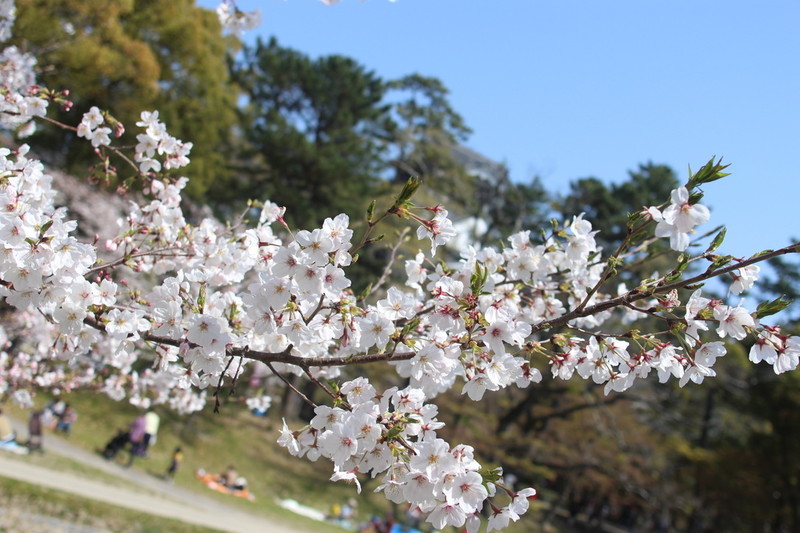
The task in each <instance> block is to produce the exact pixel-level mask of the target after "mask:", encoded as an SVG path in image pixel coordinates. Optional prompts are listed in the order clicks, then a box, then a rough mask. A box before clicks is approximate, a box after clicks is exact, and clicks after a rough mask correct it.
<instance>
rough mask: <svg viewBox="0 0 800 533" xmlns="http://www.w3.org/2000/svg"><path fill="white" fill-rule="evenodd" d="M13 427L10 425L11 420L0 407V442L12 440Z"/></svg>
mask: <svg viewBox="0 0 800 533" xmlns="http://www.w3.org/2000/svg"><path fill="white" fill-rule="evenodd" d="M14 436H15V434H14V428H12V427H11V420H9V419H8V417H7V416H6V415H5V414H4V413H3V410H2V409H0V442H12V441H13V440H14Z"/></svg>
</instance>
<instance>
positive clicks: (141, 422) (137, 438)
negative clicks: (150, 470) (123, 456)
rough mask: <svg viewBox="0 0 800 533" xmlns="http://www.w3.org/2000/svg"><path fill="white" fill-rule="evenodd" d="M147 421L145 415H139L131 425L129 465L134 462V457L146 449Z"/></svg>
mask: <svg viewBox="0 0 800 533" xmlns="http://www.w3.org/2000/svg"><path fill="white" fill-rule="evenodd" d="M146 428H147V421H146V420H145V417H144V415H141V416H137V417H136V419H135V420H134V421H133V422H131V425H130V443H131V447H130V457H129V458H128V465H127V466H131V465H132V464H133V459H134V458H135V457H136V456H138V455H142V453H143V450H144V435H145V433H146Z"/></svg>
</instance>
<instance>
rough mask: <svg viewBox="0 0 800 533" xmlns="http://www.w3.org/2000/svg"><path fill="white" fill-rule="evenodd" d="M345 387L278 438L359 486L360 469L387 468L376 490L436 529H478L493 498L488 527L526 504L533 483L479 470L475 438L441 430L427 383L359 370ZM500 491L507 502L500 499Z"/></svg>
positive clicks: (379, 472)
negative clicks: (446, 435)
mask: <svg viewBox="0 0 800 533" xmlns="http://www.w3.org/2000/svg"><path fill="white" fill-rule="evenodd" d="M339 392H340V395H341V397H342V398H343V401H342V402H341V405H342V406H343V407H338V406H336V407H328V406H319V407H317V408H316V409H315V414H316V416H315V417H314V418H313V419H312V420H311V422H310V424H309V425H308V426H307V427H306V428H304V429H302V430H299V431H294V432H293V431H291V430H290V429H289V428H288V427H287V426H286V422H284V425H283V429H282V430H281V436H280V439H279V440H278V443H279V444H281V445H282V446H284V447H286V448H287V450H288V451H289V453H291V454H292V455H295V456H298V457H303V456H305V457H307V458H308V459H309V460H311V461H316V460H318V459H319V458H320V457H325V458H327V459H330V460H331V461H332V462H333V463H334V474H333V476H332V477H331V479H332V480H334V481H338V480H345V481H350V482H353V483H355V484H356V485H357V486H358V490H359V492H360V491H361V485H360V483H359V481H358V477H357V474H359V473H361V474H368V475H370V476H371V477H373V478H375V477H378V476H382V478H381V479H382V481H383V483H382V484H381V485H380V486H379V487H378V488H376V489H375V491H376V492H383V493H384V494H385V496H386V498H387V499H389V500H390V501H392V502H394V503H397V504H401V503H408V504H410V505H411V506H412V507H415V508H418V509H419V510H420V511H421V512H423V513H426V514H427V521H428V522H430V523H431V525H432V526H433V527H434V528H436V529H441V528H443V527H445V526H453V527H459V528H460V527H463V526H465V525H466V530H467V531H469V532H470V533H474V532H475V531H477V530H478V528H479V526H480V519H479V514H480V513H481V511H482V510H483V509H484V506H485V504H486V502H487V500H488V502H489V507H490V508H491V512H490V513H489V520H488V526H487V531H492V530H495V529H502V528H504V527H505V526H507V525H508V523H509V522H511V521H517V520H518V519H519V517H520V515H522V514H524V513H525V512H526V511H527V510H528V499H529V498H533V497H535V495H536V491H535V490H534V489H531V488H527V489H523V490H520V491H518V492H512V491H511V490H509V489H506V488H505V487H503V485H502V483H501V479H502V471H501V470H499V469H497V470H493V471H491V472H488V473H486V472H484V471H483V470H481V465H480V464H479V463H478V462H477V461H476V460H475V458H474V456H473V455H474V454H473V449H472V447H471V446H467V445H464V444H459V445H457V446H454V447H451V446H450V444H449V443H448V442H446V441H445V440H443V439H440V438H439V437H437V434H436V430H437V429H440V428H441V427H443V426H444V424H443V423H441V422H439V421H438V420H437V419H436V415H437V412H438V410H437V408H436V406H435V405H432V404H426V403H425V399H426V398H427V396H426V394H425V393H424V392H423V391H422V390H420V389H417V388H413V387H407V388H405V389H402V390H398V388H397V387H392V388H390V389H388V390H385V391H384V392H383V393H381V394H378V393H377V391H376V390H375V387H373V386H372V384H371V383H370V382H369V381H368V380H367V379H365V378H357V379H354V380H352V381H348V382H346V383H344V384H343V385H342V387H341V390H340V391H339ZM498 488H499V489H500V490H499V494H498ZM496 497H499V498H498V499H504V500H506V501H508V502H507V504H506V505H505V506H499V505H495V504H494V503H493V501H492V500H493V499H495V498H496ZM509 500H510V501H509Z"/></svg>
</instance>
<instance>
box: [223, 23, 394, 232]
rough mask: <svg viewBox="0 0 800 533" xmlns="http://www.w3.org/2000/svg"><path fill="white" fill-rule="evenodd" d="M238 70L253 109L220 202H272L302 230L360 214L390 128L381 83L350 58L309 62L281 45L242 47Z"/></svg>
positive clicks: (247, 110)
mask: <svg viewBox="0 0 800 533" xmlns="http://www.w3.org/2000/svg"><path fill="white" fill-rule="evenodd" d="M233 72H234V77H235V79H236V81H237V82H238V83H239V85H240V87H241V89H242V91H243V94H244V95H245V98H246V102H247V103H246V105H245V107H244V108H243V110H242V117H241V118H242V122H241V124H242V125H241V128H242V158H241V160H242V165H241V167H240V168H239V169H237V170H238V174H239V179H238V180H237V181H236V183H235V184H234V186H233V187H230V188H225V189H220V190H215V193H216V194H215V196H216V198H217V199H222V200H223V201H235V200H241V199H243V198H256V199H270V200H272V201H273V202H276V203H278V204H280V205H282V206H285V207H286V208H287V211H286V219H287V221H288V222H289V223H290V225H292V226H296V227H311V226H316V225H318V224H320V223H321V222H322V220H323V219H324V218H325V217H326V216H331V215H333V214H336V213H347V214H348V215H350V217H351V218H355V217H360V216H362V215H363V213H364V212H365V209H366V206H367V203H368V201H369V199H370V198H372V197H373V196H374V195H375V194H376V192H377V190H378V185H379V177H380V171H381V167H382V161H383V159H382V156H383V155H384V153H385V150H386V144H387V142H388V139H389V138H390V136H391V132H392V128H393V124H392V122H391V120H390V118H389V115H388V106H387V104H384V103H383V97H384V94H385V91H386V86H385V84H384V83H383V81H382V80H381V79H380V78H379V77H378V76H376V75H375V74H374V73H373V72H370V71H368V70H366V69H365V68H364V67H362V66H361V65H359V64H358V63H356V62H355V61H354V60H353V59H351V58H348V57H343V56H326V57H322V58H319V59H311V58H310V57H308V56H307V55H305V54H303V53H301V52H298V51H295V50H291V49H288V48H284V47H281V46H280V45H278V43H277V41H276V40H275V39H271V40H270V41H269V42H267V43H265V42H263V41H261V40H259V41H258V42H257V43H256V45H255V47H253V48H247V49H245V51H244V56H243V58H242V59H241V60H240V61H239V62H237V63H236V64H235V65H234V67H233Z"/></svg>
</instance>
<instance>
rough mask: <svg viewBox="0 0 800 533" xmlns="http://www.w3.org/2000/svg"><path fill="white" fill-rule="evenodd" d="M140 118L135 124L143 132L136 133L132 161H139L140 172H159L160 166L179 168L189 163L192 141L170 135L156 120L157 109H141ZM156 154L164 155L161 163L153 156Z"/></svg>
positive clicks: (168, 168) (167, 168)
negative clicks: (184, 140)
mask: <svg viewBox="0 0 800 533" xmlns="http://www.w3.org/2000/svg"><path fill="white" fill-rule="evenodd" d="M141 119H142V120H140V121H139V122H137V123H136V125H137V126H139V127H140V128H144V133H140V134H138V135H136V141H137V144H136V148H135V150H136V154H135V155H134V161H136V162H137V163H139V171H140V172H141V173H142V174H146V173H148V172H159V171H160V170H161V169H162V168H163V169H164V170H170V169H175V168H181V167H185V166H186V165H188V164H189V152H191V151H192V143H190V142H183V141H180V140H179V139H176V138H175V137H173V136H172V135H170V134H169V133H168V132H167V127H166V126H165V125H164V124H163V123H161V122H160V121H159V120H158V111H142V114H141ZM156 154H158V155H159V156H164V163H163V165H162V164H161V161H159V160H158V159H156V158H155V156H156Z"/></svg>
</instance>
